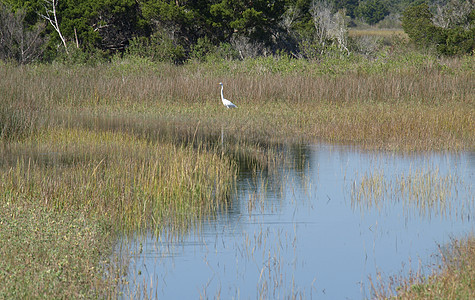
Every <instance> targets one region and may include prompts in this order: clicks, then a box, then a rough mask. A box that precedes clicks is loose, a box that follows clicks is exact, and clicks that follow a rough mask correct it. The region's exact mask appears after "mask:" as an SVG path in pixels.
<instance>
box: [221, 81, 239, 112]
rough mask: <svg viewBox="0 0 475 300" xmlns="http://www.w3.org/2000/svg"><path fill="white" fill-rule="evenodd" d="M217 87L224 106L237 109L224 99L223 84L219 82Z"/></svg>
mask: <svg viewBox="0 0 475 300" xmlns="http://www.w3.org/2000/svg"><path fill="white" fill-rule="evenodd" d="M219 85H220V86H221V101H223V104H224V106H226V107H227V108H237V106H236V105H234V104H233V103H232V102H231V101H229V100H228V99H224V96H223V84H222V83H221V82H220V83H219Z"/></svg>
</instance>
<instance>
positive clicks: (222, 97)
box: [221, 86, 224, 100]
mask: <svg viewBox="0 0 475 300" xmlns="http://www.w3.org/2000/svg"><path fill="white" fill-rule="evenodd" d="M223 99H224V96H223V86H221V100H223Z"/></svg>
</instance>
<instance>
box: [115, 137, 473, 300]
mask: <svg viewBox="0 0 475 300" xmlns="http://www.w3.org/2000/svg"><path fill="white" fill-rule="evenodd" d="M282 151H283V153H284V157H285V159H284V160H285V162H284V163H282V164H281V165H279V166H278V167H276V168H275V169H274V170H268V171H260V172H259V171H257V172H256V171H254V172H244V171H241V172H240V174H239V179H238V181H237V184H236V191H235V194H234V196H233V199H231V200H230V201H229V205H228V207H227V209H223V210H222V211H221V212H219V213H218V214H217V215H216V216H213V217H208V218H206V219H204V220H201V221H199V222H198V223H199V224H197V225H195V226H194V227H193V228H192V229H190V230H189V231H187V232H186V233H182V234H179V235H178V236H173V237H170V236H172V235H173V234H172V233H169V232H166V230H164V232H162V233H161V234H159V235H158V236H157V235H154V234H152V233H150V234H140V235H139V234H137V235H133V236H130V237H124V238H123V239H122V240H121V241H120V242H119V243H118V245H117V251H118V252H120V251H126V252H127V253H128V256H129V257H130V259H129V260H128V271H127V283H126V284H124V285H123V286H122V288H121V297H122V298H127V299H128V298H134V299H137V298H138V299H141V298H149V297H150V298H159V299H199V298H206V299H209V298H211V299H215V298H222V299H283V298H304V299H312V298H313V299H364V298H371V281H372V282H373V283H374V284H375V286H376V285H377V284H378V283H379V281H378V276H381V278H382V279H383V280H385V279H388V278H389V276H393V275H405V274H406V275H407V274H408V273H409V272H410V271H412V272H423V273H427V274H428V273H430V272H431V270H430V268H429V267H428V266H430V265H431V264H433V263H434V262H436V261H437V255H438V254H439V251H440V250H439V246H440V247H441V248H440V249H443V248H444V246H446V245H447V244H448V243H450V240H451V238H462V237H464V236H466V235H468V234H470V233H473V232H474V222H473V217H474V215H473V214H474V212H475V210H474V209H475V205H474V196H473V188H474V185H473V183H474V182H475V180H474V177H475V174H474V172H475V154H474V153H472V152H459V153H447V152H424V153H409V154H407V153H405V154H400V153H395V152H377V151H363V150H361V149H358V148H353V147H349V146H334V145H325V144H322V145H303V146H298V147H289V148H287V149H285V150H282ZM369 278H372V280H370V279H369Z"/></svg>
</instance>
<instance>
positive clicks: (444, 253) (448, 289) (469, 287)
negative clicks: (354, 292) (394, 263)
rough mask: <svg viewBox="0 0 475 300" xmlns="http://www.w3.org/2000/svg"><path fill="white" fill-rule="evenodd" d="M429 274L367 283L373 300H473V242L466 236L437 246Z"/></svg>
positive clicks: (474, 275)
mask: <svg viewBox="0 0 475 300" xmlns="http://www.w3.org/2000/svg"><path fill="white" fill-rule="evenodd" d="M430 269H431V270H432V273H431V274H430V275H427V276H424V275H422V274H421V273H420V272H415V273H414V272H411V273H410V274H409V275H404V276H393V277H391V278H390V279H389V280H388V281H386V280H382V279H381V278H380V277H379V278H378V279H375V280H371V284H372V292H373V297H374V298H377V299H389V298H397V299H473V298H474V297H475V289H474V285H475V239H474V238H473V236H469V237H466V238H461V239H454V240H452V242H451V243H450V244H448V245H445V246H439V255H438V262H437V263H435V264H434V265H432V266H430Z"/></svg>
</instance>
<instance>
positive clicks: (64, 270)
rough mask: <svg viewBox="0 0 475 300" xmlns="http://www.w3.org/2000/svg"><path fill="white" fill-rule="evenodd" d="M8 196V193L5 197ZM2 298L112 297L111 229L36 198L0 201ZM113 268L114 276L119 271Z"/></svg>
mask: <svg viewBox="0 0 475 300" xmlns="http://www.w3.org/2000/svg"><path fill="white" fill-rule="evenodd" d="M2 200H4V199H2ZM0 208H1V209H0V244H1V245H2V246H1V247H0V255H1V257H2V259H1V260H0V282H1V283H2V284H0V298H2V299H38V298H48V299H52V298H55V299H59V298H96V297H104V298H105V297H108V295H110V294H112V293H113V291H114V289H115V287H116V284H115V283H114V282H108V281H107V280H105V278H104V277H103V273H102V271H103V270H104V269H103V268H102V267H101V266H103V267H104V268H106V269H109V268H110V267H111V265H110V260H109V259H107V255H111V250H110V249H111V244H112V242H113V241H112V238H111V232H110V230H109V228H108V226H107V225H106V224H104V223H102V222H94V221H93V220H91V219H90V218H87V217H86V216H85V215H84V214H83V213H82V212H74V211H70V212H68V213H66V214H64V213H57V212H54V211H51V210H49V209H48V208H46V207H42V206H41V205H36V204H27V203H22V204H17V203H16V204H14V203H11V202H4V201H2V202H1V204H0ZM110 270H111V273H110V274H111V277H110V278H109V279H111V280H112V278H114V277H116V276H117V275H118V273H117V272H116V271H114V269H110Z"/></svg>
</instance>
